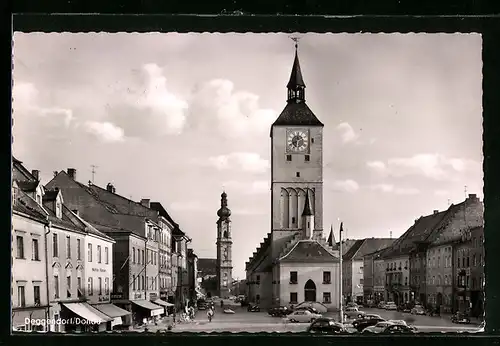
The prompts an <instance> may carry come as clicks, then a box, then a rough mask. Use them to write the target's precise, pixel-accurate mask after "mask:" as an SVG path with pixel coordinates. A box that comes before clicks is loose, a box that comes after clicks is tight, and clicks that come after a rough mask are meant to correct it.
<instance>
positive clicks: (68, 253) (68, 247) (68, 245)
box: [66, 236, 71, 259]
mask: <svg viewBox="0 0 500 346" xmlns="http://www.w3.org/2000/svg"><path fill="white" fill-rule="evenodd" d="M66 258H68V259H70V258H71V238H70V237H69V236H66Z"/></svg>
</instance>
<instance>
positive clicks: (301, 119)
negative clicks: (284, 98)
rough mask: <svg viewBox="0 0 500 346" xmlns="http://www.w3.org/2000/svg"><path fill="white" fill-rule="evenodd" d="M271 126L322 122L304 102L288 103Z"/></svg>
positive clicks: (320, 123) (318, 123)
mask: <svg viewBox="0 0 500 346" xmlns="http://www.w3.org/2000/svg"><path fill="white" fill-rule="evenodd" d="M272 126H321V127H323V126H324V125H323V123H322V122H321V121H319V119H318V118H317V117H316V115H314V113H313V112H312V110H311V109H310V108H309V107H308V106H307V104H306V103H305V102H300V103H293V102H290V103H288V104H287V105H286V106H285V108H284V109H283V111H282V112H281V114H280V115H279V117H278V118H277V119H276V121H275V122H274V123H273V125H272Z"/></svg>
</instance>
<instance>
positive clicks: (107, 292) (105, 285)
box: [104, 278, 109, 295]
mask: <svg viewBox="0 0 500 346" xmlns="http://www.w3.org/2000/svg"><path fill="white" fill-rule="evenodd" d="M104 294H106V295H107V294H109V278H104Z"/></svg>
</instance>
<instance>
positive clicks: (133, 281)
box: [132, 275, 135, 291]
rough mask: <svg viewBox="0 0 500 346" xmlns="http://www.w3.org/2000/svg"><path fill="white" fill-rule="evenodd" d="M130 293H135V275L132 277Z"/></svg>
mask: <svg viewBox="0 0 500 346" xmlns="http://www.w3.org/2000/svg"><path fill="white" fill-rule="evenodd" d="M132 291H135V275H132Z"/></svg>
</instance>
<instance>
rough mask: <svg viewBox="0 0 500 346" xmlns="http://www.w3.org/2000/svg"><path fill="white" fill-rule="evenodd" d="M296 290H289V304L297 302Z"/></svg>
mask: <svg viewBox="0 0 500 346" xmlns="http://www.w3.org/2000/svg"><path fill="white" fill-rule="evenodd" d="M297 301H298V297H297V292H290V304H297Z"/></svg>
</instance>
